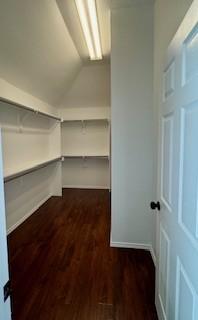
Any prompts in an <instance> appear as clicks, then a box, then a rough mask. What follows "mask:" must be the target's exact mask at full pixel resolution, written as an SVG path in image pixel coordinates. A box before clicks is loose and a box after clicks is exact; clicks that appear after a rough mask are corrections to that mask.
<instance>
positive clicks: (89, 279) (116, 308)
mask: <svg viewBox="0 0 198 320" xmlns="http://www.w3.org/2000/svg"><path fill="white" fill-rule="evenodd" d="M63 193H64V195H63V198H56V197H54V198H51V199H50V200H49V201H48V202H46V203H45V204H44V205H43V206H42V207H41V208H40V209H39V210H38V211H37V212H36V213H35V214H34V215H33V216H31V217H30V218H29V219H28V220H27V221H26V222H24V223H23V224H22V225H21V226H20V227H19V228H18V229H17V230H15V231H14V232H13V233H12V234H11V235H10V236H9V237H8V244H9V257H10V274H11V282H12V288H13V294H12V305H13V320H114V319H115V320H156V319H157V315H156V310H155V306H154V266H153V262H152V259H151V256H150V253H149V252H146V251H140V250H132V249H117V248H110V247H109V238H110V209H109V192H108V191H103V190H102V191H99V190H72V189H68V190H64V192H63Z"/></svg>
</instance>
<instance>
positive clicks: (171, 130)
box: [156, 0, 198, 320]
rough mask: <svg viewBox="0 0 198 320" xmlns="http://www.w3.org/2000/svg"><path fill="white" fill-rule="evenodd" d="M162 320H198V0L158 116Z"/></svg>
mask: <svg viewBox="0 0 198 320" xmlns="http://www.w3.org/2000/svg"><path fill="white" fill-rule="evenodd" d="M160 128H161V164H160V169H161V173H160V190H159V197H160V202H161V212H160V214H159V217H158V232H157V233H158V243H159V255H158V263H157V274H156V306H157V311H158V315H159V319H160V320H197V319H198V0H194V1H193V3H192V6H191V7H190V9H189V11H188V13H187V15H186V16H185V18H184V20H183V22H182V24H181V26H180V27H179V29H178V31H177V33H176V35H175V37H174V39H173V41H172V42H171V44H170V46H169V48H168V51H167V56H166V61H165V65H164V72H163V95H162V103H161V112H160Z"/></svg>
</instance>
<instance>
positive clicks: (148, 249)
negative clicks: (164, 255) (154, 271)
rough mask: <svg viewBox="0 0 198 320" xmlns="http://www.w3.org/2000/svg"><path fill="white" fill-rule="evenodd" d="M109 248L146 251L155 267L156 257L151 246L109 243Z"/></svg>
mask: <svg viewBox="0 0 198 320" xmlns="http://www.w3.org/2000/svg"><path fill="white" fill-rule="evenodd" d="M110 246H111V247H112V248H129V249H141V250H147V251H149V252H150V254H151V256H152V259H153V263H154V265H155V266H156V257H155V253H154V250H153V247H152V245H151V244H144V243H131V242H115V241H111V243H110Z"/></svg>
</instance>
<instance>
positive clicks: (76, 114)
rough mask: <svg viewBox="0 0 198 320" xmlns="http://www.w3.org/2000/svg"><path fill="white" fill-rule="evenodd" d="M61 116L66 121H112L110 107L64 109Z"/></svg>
mask: <svg viewBox="0 0 198 320" xmlns="http://www.w3.org/2000/svg"><path fill="white" fill-rule="evenodd" d="M60 116H61V118H62V119H64V120H86V119H110V117H111V109H110V107H93V106H92V107H83V108H62V109H60Z"/></svg>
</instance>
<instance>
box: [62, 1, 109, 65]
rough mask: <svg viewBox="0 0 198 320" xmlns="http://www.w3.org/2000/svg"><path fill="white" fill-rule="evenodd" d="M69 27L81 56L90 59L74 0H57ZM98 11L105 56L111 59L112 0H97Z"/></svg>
mask: <svg viewBox="0 0 198 320" xmlns="http://www.w3.org/2000/svg"><path fill="white" fill-rule="evenodd" d="M56 2H57V4H58V6H59V9H60V12H61V14H62V16H63V19H64V21H65V23H66V25H67V28H68V30H69V32H70V34H71V37H72V38H73V40H74V43H75V46H76V48H77V50H78V52H79V54H80V56H81V57H82V58H83V59H84V60H87V59H89V54H88V49H87V46H86V43H85V40H84V35H83V31H82V28H81V24H80V20H79V17H78V13H77V10H76V5H75V1H74V0H56ZM96 4H97V12H98V20H99V26H100V35H101V43H102V52H103V56H104V58H106V59H109V56H110V39H111V35H110V0H97V1H96Z"/></svg>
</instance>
